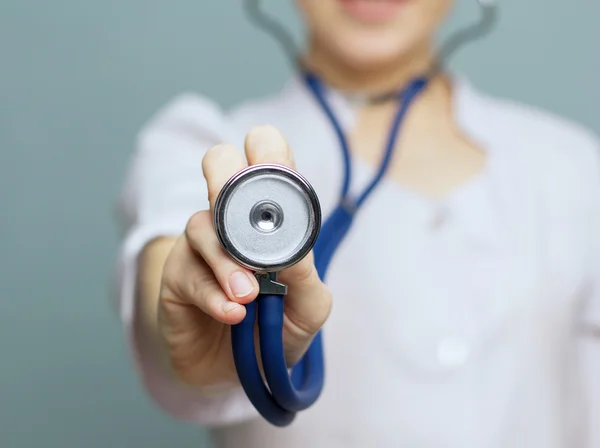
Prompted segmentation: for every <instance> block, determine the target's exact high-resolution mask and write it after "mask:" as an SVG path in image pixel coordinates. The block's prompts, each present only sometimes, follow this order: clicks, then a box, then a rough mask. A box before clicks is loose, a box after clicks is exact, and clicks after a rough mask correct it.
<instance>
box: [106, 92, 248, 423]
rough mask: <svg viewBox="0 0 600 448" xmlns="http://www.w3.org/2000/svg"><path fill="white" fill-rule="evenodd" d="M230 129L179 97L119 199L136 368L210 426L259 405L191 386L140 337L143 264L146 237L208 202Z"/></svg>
mask: <svg viewBox="0 0 600 448" xmlns="http://www.w3.org/2000/svg"><path fill="white" fill-rule="evenodd" d="M232 135H233V133H232V132H231V130H230V129H229V128H228V125H227V119H226V117H225V115H224V114H223V113H222V112H221V110H220V109H219V108H218V107H217V106H216V105H215V104H213V103H211V102H209V101H207V100H205V99H202V98H200V97H197V96H194V95H184V96H181V97H179V98H177V99H176V100H174V101H173V102H172V103H170V104H169V105H167V106H166V107H165V108H164V109H163V110H161V111H159V113H158V114H156V116H155V117H154V118H153V119H152V120H151V121H150V122H149V123H148V124H147V126H146V127H145V128H144V129H143V130H142V132H141V133H140V135H139V137H138V143H137V147H136V148H135V151H134V152H133V154H132V157H131V161H130V165H129V167H128V170H127V172H126V176H125V182H124V186H123V189H122V193H121V196H120V200H119V212H120V217H121V218H122V223H123V227H124V228H123V233H124V236H123V239H122V241H121V246H120V252H119V258H118V263H117V274H116V279H117V281H116V294H115V295H116V297H117V306H118V309H119V314H120V318H121V320H122V323H123V326H124V329H125V332H126V336H127V340H128V343H129V347H130V349H131V355H132V358H133V359H134V363H135V367H136V368H137V372H138V373H139V376H140V379H141V381H142V383H143V385H144V386H145V388H146V390H147V392H148V394H149V396H150V397H151V398H153V399H154V401H155V402H156V403H157V404H158V405H159V406H160V407H161V408H162V409H163V410H165V411H166V412H167V413H168V414H170V415H172V416H174V417H176V418H178V419H181V420H185V421H192V422H195V423H198V424H203V425H207V426H215V425H225V424H230V423H234V422H237V421H242V420H246V419H248V418H250V417H252V416H254V415H255V411H254V409H253V408H252V406H251V405H250V403H249V402H248V400H247V398H246V397H245V395H244V394H243V393H242V391H241V389H240V390H235V391H233V392H227V393H226V394H222V393H221V394H218V395H215V394H213V395H211V396H208V395H206V394H200V393H199V392H198V391H196V390H191V389H188V388H185V387H184V386H183V385H181V384H180V383H178V382H176V381H175V380H173V378H172V376H171V375H170V374H169V372H167V371H166V369H164V368H161V367H160V365H159V363H157V362H156V361H155V357H154V356H152V354H151V353H148V348H147V347H145V344H144V343H143V342H144V341H140V340H138V339H137V338H136V334H137V333H136V331H135V330H136V329H135V328H134V325H135V321H134V316H135V306H136V301H135V297H136V278H137V262H138V256H139V254H140V252H141V250H142V249H143V248H144V247H145V245H146V244H147V243H148V242H150V241H151V240H152V239H154V238H156V237H159V236H176V235H180V234H181V233H182V231H183V230H184V228H185V225H186V223H187V221H188V219H189V218H190V217H191V216H192V215H193V214H194V213H195V212H197V211H199V210H205V209H207V208H208V200H207V188H206V184H205V180H204V177H203V174H202V157H203V155H204V153H205V151H206V150H207V149H208V148H209V147H211V146H213V145H214V144H217V143H220V142H228V143H236V142H234V141H232V140H231V137H232Z"/></svg>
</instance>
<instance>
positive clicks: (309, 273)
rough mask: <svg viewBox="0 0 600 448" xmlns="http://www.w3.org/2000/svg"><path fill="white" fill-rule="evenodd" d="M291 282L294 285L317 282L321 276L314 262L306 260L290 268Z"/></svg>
mask: <svg viewBox="0 0 600 448" xmlns="http://www.w3.org/2000/svg"><path fill="white" fill-rule="evenodd" d="M287 274H288V275H287V276H288V277H289V280H288V281H290V282H293V283H309V282H313V281H317V280H318V278H319V275H318V274H317V270H316V268H315V265H314V264H313V263H312V260H311V259H309V258H305V259H304V260H302V261H300V262H299V263H297V264H296V265H294V266H292V267H290V268H289V270H288V273H287Z"/></svg>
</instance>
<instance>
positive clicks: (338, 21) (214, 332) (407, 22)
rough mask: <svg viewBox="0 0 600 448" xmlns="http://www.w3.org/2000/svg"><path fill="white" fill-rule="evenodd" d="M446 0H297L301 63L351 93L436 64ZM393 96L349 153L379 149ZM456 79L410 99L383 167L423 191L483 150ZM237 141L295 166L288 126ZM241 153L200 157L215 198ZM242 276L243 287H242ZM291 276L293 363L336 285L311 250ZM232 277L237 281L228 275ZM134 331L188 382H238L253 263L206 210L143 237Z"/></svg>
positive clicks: (253, 152) (444, 186)
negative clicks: (235, 336) (456, 93)
mask: <svg viewBox="0 0 600 448" xmlns="http://www.w3.org/2000/svg"><path fill="white" fill-rule="evenodd" d="M451 3H452V2H451V1H450V0H409V1H408V2H407V3H406V4H404V5H403V7H402V11H401V13H400V14H397V15H396V16H395V17H391V18H390V19H389V20H386V21H384V22H382V23H377V24H373V23H364V22H361V21H360V20H356V19H354V18H352V17H350V16H349V15H348V14H347V13H345V11H344V10H343V8H341V7H340V4H339V2H338V0H297V4H298V7H299V10H300V12H301V14H302V16H303V17H304V19H305V22H306V27H307V32H308V36H309V47H308V51H307V53H306V54H305V55H304V57H303V61H304V63H305V64H306V66H308V67H310V68H311V69H312V70H313V71H315V72H316V73H318V74H319V75H320V76H321V77H322V79H323V80H324V81H325V82H326V83H328V84H329V85H330V86H332V87H334V88H337V89H339V90H342V91H347V92H360V93H378V92H387V91H389V90H390V89H397V88H399V87H400V86H402V85H404V84H405V83H406V82H407V81H408V80H409V79H410V78H411V77H412V76H414V75H416V74H419V73H422V72H423V71H424V70H425V69H426V68H427V67H429V65H430V64H431V63H432V59H433V57H432V55H433V54H434V51H433V47H432V43H431V41H432V36H433V35H434V32H435V29H436V28H437V26H438V25H439V23H440V22H441V21H442V20H443V18H444V17H445V15H446V13H447V12H448V10H449V9H450V6H451ZM395 109H396V104H394V103H388V104H379V105H376V106H367V107H364V108H362V109H361V110H360V111H359V115H358V120H357V124H356V126H355V128H354V129H353V130H352V131H351V134H350V135H349V139H350V144H351V150H352V152H353V155H354V156H355V157H358V158H362V159H363V160H364V161H366V162H367V163H369V164H372V165H373V166H375V165H376V164H378V162H379V160H380V155H381V151H382V149H383V143H384V140H385V138H386V136H387V131H388V126H389V121H390V119H391V116H392V114H393V113H394V111H395ZM451 111H452V86H451V83H450V82H449V80H448V79H446V78H445V77H443V76H440V77H438V78H436V79H435V80H434V81H433V82H432V83H431V85H430V86H429V87H428V89H427V91H426V92H424V93H423V95H422V96H421V97H420V98H419V99H418V100H417V102H416V103H415V105H414V106H413V107H412V108H411V110H410V112H409V114H408V116H407V118H406V122H405V125H404V127H403V132H402V135H401V138H400V139H399V142H398V148H397V151H396V156H395V157H394V159H393V162H392V165H391V168H390V171H389V174H388V176H389V177H390V178H391V179H393V180H394V181H396V182H398V183H400V184H402V185H403V186H405V187H406V188H410V189H412V190H414V191H416V192H418V193H419V194H422V195H426V196H430V197H432V198H437V197H441V196H444V195H446V194H448V193H449V192H450V191H451V190H453V189H454V188H456V187H457V186H459V185H460V184H462V183H464V182H465V181H467V180H468V179H470V178H471V177H473V176H475V175H477V174H478V173H479V172H480V171H481V170H482V169H483V166H484V164H485V157H484V155H483V152H482V151H481V150H480V149H479V148H478V147H477V146H476V145H474V144H473V143H472V142H470V141H469V140H468V139H467V138H466V137H465V136H464V135H462V134H461V132H460V131H459V129H458V127H457V126H456V124H455V122H454V119H453V117H452V113H451ZM244 151H245V153H246V157H247V160H248V161H249V164H251V165H253V164H257V163H265V162H271V163H280V164H283V165H286V166H289V167H292V168H293V167H294V161H293V154H292V151H291V149H290V148H289V147H288V145H287V143H286V141H285V137H284V136H283V135H282V134H281V133H280V132H279V131H278V130H277V129H275V128H273V127H270V126H263V127H259V128H255V129H251V130H249V132H248V134H247V139H246V142H245V148H244ZM245 166H246V162H245V160H244V158H243V156H242V152H241V150H240V149H238V148H234V147H232V146H228V145H219V146H216V147H213V148H211V149H210V150H209V151H208V152H207V154H206V156H205V157H204V161H203V165H202V169H203V174H204V177H205V178H206V181H207V185H208V191H209V199H210V203H211V207H212V205H213V204H214V201H215V199H216V197H217V195H218V193H219V191H220V189H221V187H222V186H223V184H224V183H225V182H226V181H227V180H228V179H229V178H230V177H231V176H232V175H233V174H235V173H236V172H237V171H239V170H240V169H243V168H244V167H245ZM239 279H246V280H247V282H248V285H247V288H240V286H242V285H240V282H239ZM280 279H281V280H282V281H283V282H284V283H286V284H287V285H288V288H289V295H288V296H287V298H286V305H285V306H286V308H285V328H284V335H283V338H284V345H285V350H286V359H287V361H288V363H289V364H290V365H291V364H293V363H294V362H295V361H297V360H298V359H300V358H301V356H302V355H303V354H304V352H305V350H306V349H307V347H308V346H309V344H310V342H311V340H312V338H313V337H314V335H315V334H316V332H317V331H318V330H319V329H320V328H321V327H322V326H323V324H324V323H325V322H326V320H327V318H328V316H329V314H330V311H331V307H332V296H331V293H330V292H329V290H328V289H327V287H326V286H325V285H324V284H323V283H322V282H321V281H320V280H319V278H318V275H317V273H316V270H315V267H314V264H313V258H312V254H311V255H309V256H307V257H306V258H305V259H304V260H303V261H301V262H300V263H298V264H297V265H295V266H293V267H291V268H289V269H287V270H285V271H283V272H281V274H280ZM236 285H237V286H238V288H237V289H241V290H240V291H237V292H238V293H237V294H236V288H235V286H236ZM138 291H139V293H138V297H137V299H138V303H137V305H138V306H137V311H136V325H135V331H136V338H137V342H138V345H139V346H140V347H141V350H143V351H145V352H147V354H150V355H152V356H156V357H157V359H159V360H161V361H162V362H164V363H165V365H166V366H168V367H169V368H170V369H171V371H172V372H173V375H174V376H175V377H176V378H178V379H179V380H180V381H182V382H183V383H185V384H186V385H190V386H193V387H195V388H196V389H198V390H199V391H204V392H205V393H207V394H210V393H221V392H222V391H224V390H228V389H229V388H231V387H234V386H236V385H237V375H236V373H235V368H234V364H233V358H232V353H231V343H230V325H232V324H235V323H238V322H240V321H241V320H242V319H243V317H244V315H245V309H244V307H243V305H244V304H247V303H249V302H251V301H252V300H254V299H255V298H256V296H257V295H258V284H257V282H256V280H255V278H254V276H253V275H252V273H251V272H249V271H247V270H246V269H244V268H241V267H240V266H238V265H237V264H236V263H235V262H233V261H232V260H231V259H230V258H229V257H228V256H227V255H226V254H225V253H224V252H223V250H222V249H221V247H220V245H219V243H218V241H217V238H216V235H215V233H214V229H213V226H212V221H211V211H210V210H207V211H200V212H198V213H197V214H195V215H194V216H192V217H190V220H189V222H188V225H187V228H186V231H185V233H184V234H183V235H181V236H179V237H178V238H159V239H157V240H154V241H152V242H151V243H149V244H148V245H147V246H146V248H145V249H144V251H143V253H142V255H141V258H140V275H139V282H138Z"/></svg>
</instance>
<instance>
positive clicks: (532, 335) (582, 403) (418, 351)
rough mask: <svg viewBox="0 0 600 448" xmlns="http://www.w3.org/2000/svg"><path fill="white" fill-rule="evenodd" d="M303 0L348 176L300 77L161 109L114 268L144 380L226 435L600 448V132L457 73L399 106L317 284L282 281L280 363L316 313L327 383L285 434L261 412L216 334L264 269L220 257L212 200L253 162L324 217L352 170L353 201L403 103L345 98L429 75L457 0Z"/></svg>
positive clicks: (314, 66)
mask: <svg viewBox="0 0 600 448" xmlns="http://www.w3.org/2000/svg"><path fill="white" fill-rule="evenodd" d="M297 3H298V6H299V9H300V11H301V13H302V15H303V17H304V19H305V22H306V28H307V32H308V38H309V46H308V50H307V52H306V53H305V54H304V55H303V57H302V62H303V65H304V66H305V67H306V69H307V70H309V71H310V72H311V73H313V74H315V75H316V76H317V77H318V78H319V79H320V80H321V82H322V84H323V86H324V91H325V97H326V101H327V104H329V106H330V107H331V109H332V111H333V112H334V114H335V116H336V117H337V120H338V121H339V123H340V126H341V128H342V130H343V133H344V135H345V136H346V138H347V140H348V143H349V145H348V146H349V148H350V156H351V162H352V164H351V166H352V171H351V177H350V178H347V177H346V176H345V175H344V163H343V155H342V152H341V150H340V145H339V140H338V137H337V136H336V133H335V131H334V129H333V128H332V126H331V124H330V122H329V121H328V119H327V116H326V115H325V113H324V111H323V109H322V108H321V107H320V106H319V104H318V102H317V101H316V99H315V97H314V95H312V93H311V92H310V90H309V89H308V88H307V87H306V85H305V84H304V82H303V79H302V77H301V76H296V77H293V78H292V79H291V80H290V81H289V82H288V83H287V85H286V86H285V87H284V88H283V90H282V91H280V92H278V93H276V94H274V95H273V96H270V97H268V98H262V99H259V100H251V101H247V102H245V103H243V104H242V105H240V106H239V107H237V108H235V109H233V110H232V111H229V112H225V111H223V110H221V109H220V108H219V107H218V106H217V105H216V104H215V103H214V102H212V101H211V100H209V99H207V98H206V97H203V96H200V95H196V94H187V95H183V96H181V97H179V98H176V99H174V100H173V102H172V103H171V104H168V105H167V106H166V107H165V108H164V109H163V110H161V111H159V112H158V113H157V115H156V116H155V117H154V118H153V119H152V120H151V121H150V122H149V123H148V125H147V126H146V127H145V129H143V130H142V132H141V134H140V136H139V142H138V147H137V149H136V151H135V153H134V154H133V157H132V162H131V166H130V169H129V171H128V175H127V179H126V182H125V186H124V189H123V194H122V198H121V208H122V211H123V216H124V219H125V224H126V234H125V237H124V239H123V242H122V248H121V253H120V260H119V273H120V277H119V281H120V283H119V284H120V295H119V297H120V311H121V318H122V320H123V323H124V325H125V327H126V329H127V331H128V335H129V340H130V344H131V348H132V353H133V356H134V358H135V362H136V365H137V367H138V371H139V373H140V377H141V379H142V381H143V383H144V385H145V387H146V388H147V390H148V392H149V394H150V395H151V396H152V397H153V398H154V400H155V401H156V403H157V404H158V405H159V406H160V407H161V408H162V409H164V410H165V411H166V412H168V413H170V414H171V415H173V416H175V417H177V418H180V419H182V420H186V421H190V422H193V423H196V424H198V425H203V426H207V427H209V428H211V433H212V435H213V437H214V441H215V444H216V446H217V447H223V448H225V447H227V448H230V447H243V448H275V447H282V448H283V447H285V448H300V447H302V448H306V447H311V448H321V447H323V448H341V447H344V448H347V447H361V448H366V447H384V448H387V447H410V448H413V447H414V448H416V447H436V448H507V447H511V448H533V447H535V448H578V447H589V448H591V447H598V446H600V439H598V438H595V437H597V435H595V434H594V431H595V430H596V428H594V425H595V426H598V422H599V421H600V420H598V418H600V414H598V413H597V410H596V408H597V407H598V406H599V405H600V387H598V384H597V383H598V382H599V379H600V364H599V363H598V358H600V345H596V346H594V342H595V341H594V335H595V334H597V329H598V328H600V146H599V144H598V140H597V139H596V138H595V137H594V136H593V135H592V134H590V133H589V132H588V131H586V130H585V129H583V128H581V127H580V126H578V125H576V124H573V123H570V122H568V121H566V120H564V119H561V118H559V117H556V116H552V115H550V114H548V113H545V112H542V111H540V110H537V109H535V108H532V107H528V106H524V105H521V104H518V103H515V102H512V101H506V100H503V99H499V98H493V97H491V96H488V95H486V94H485V93H483V92H481V91H479V90H478V89H477V88H476V87H475V86H473V85H472V84H471V83H469V81H468V80H467V79H465V78H464V77H462V76H458V75H455V74H449V73H442V74H441V75H439V76H437V77H435V78H433V79H432V80H431V81H430V82H429V84H428V85H427V87H426V89H425V90H424V91H423V92H421V93H420V95H419V96H418V98H416V100H415V101H414V103H413V104H412V106H411V107H410V109H409V111H408V114H407V116H406V119H405V121H404V123H403V126H402V128H401V132H400V135H399V137H398V139H397V141H396V142H395V145H394V155H393V157H392V159H391V162H390V165H389V168H388V170H387V172H386V176H385V178H384V179H383V181H382V182H381V183H380V184H379V185H378V186H377V188H376V190H374V192H373V193H372V195H371V196H370V197H369V199H368V201H366V202H365V204H364V205H363V206H362V207H361V209H360V211H359V212H358V213H357V215H356V217H355V222H354V225H353V227H352V229H351V231H350V233H349V235H348V236H347V237H346V239H345V240H344V241H343V243H342V245H341V247H340V249H339V251H338V252H337V253H336V255H335V258H334V259H333V262H332V264H331V266H330V269H329V272H328V275H327V280H326V284H324V283H322V282H321V281H320V280H319V277H318V275H317V273H316V270H315V267H314V263H313V258H312V256H308V257H307V258H306V259H304V260H303V261H302V262H300V263H299V264H297V265H296V266H294V267H292V268H289V269H288V270H286V271H284V272H282V273H281V275H280V279H281V280H282V281H283V282H284V283H286V284H287V285H288V287H289V295H288V296H287V298H286V310H285V329H284V343H285V347H286V357H287V361H288V362H289V364H290V365H292V364H294V363H295V362H296V361H297V360H298V359H300V357H301V356H302V354H303V353H304V351H305V350H306V348H307V347H308V345H309V344H310V342H311V340H312V338H313V337H314V336H315V334H316V333H317V332H318V330H320V329H321V328H322V327H323V328H324V330H323V338H324V344H325V354H326V369H327V376H326V384H325V389H324V391H323V394H322V396H321V398H320V399H319V400H318V401H317V403H316V404H315V405H314V406H313V407H311V408H310V409H308V410H306V411H304V412H302V413H301V414H299V415H298V417H297V419H296V420H295V422H294V423H293V424H292V425H291V426H289V427H288V428H286V429H279V428H275V427H273V426H271V425H269V424H268V423H266V422H265V421H264V420H262V419H261V418H259V417H258V414H257V412H256V411H255V409H254V408H253V407H252V405H251V404H250V403H249V401H248V399H247V398H246V396H245V394H244V393H243V391H242V389H241V387H240V385H239V382H238V381H237V376H236V373H235V368H234V365H233V360H232V353H231V342H230V325H232V324H236V323H238V322H240V321H241V320H242V319H243V317H244V315H245V308H244V304H247V303H249V302H250V301H252V300H254V299H255V298H256V296H257V294H258V285H257V282H256V280H255V278H254V276H253V275H252V273H251V272H249V271H247V270H245V269H244V268H241V267H240V266H239V265H237V264H236V263H235V262H233V261H232V260H231V259H230V258H228V257H227V256H226V255H225V253H224V252H223V250H222V249H221V247H220V245H219V243H218V241H217V238H216V236H215V233H214V229H213V226H212V221H211V212H210V208H211V207H212V206H213V205H214V200H215V199H216V197H217V194H218V192H219V190H220V188H221V187H222V186H223V184H224V183H225V182H226V181H227V180H228V179H229V178H230V177H231V176H232V175H233V174H235V173H236V172H237V171H239V170H241V169H243V168H244V167H246V166H247V164H250V165H252V164H257V163H263V162H274V163H279V164H283V165H287V166H290V167H294V168H295V169H297V170H298V171H299V172H300V173H302V174H303V175H304V176H305V177H307V179H308V180H309V181H310V182H311V183H312V184H313V186H314V187H315V189H316V191H317V193H318V194H319V198H320V200H321V204H322V207H323V214H324V216H325V217H327V216H328V214H329V213H330V212H331V210H333V209H334V208H335V207H336V205H337V204H338V202H339V200H340V190H341V187H342V184H343V183H344V181H348V182H349V192H350V196H354V197H355V196H357V195H359V194H360V193H361V192H362V191H363V190H364V189H365V187H366V186H367V185H368V184H369V182H370V181H371V180H372V179H373V176H374V175H375V174H376V172H377V170H378V168H379V166H380V160H381V159H382V157H383V153H384V148H385V144H386V140H387V137H388V133H389V129H390V123H391V121H392V119H393V117H394V115H395V113H396V110H397V108H398V107H399V101H398V100H396V99H394V98H393V97H389V98H388V99H387V100H384V101H361V102H357V101H354V100H353V98H355V97H356V96H357V95H360V96H362V97H363V98H365V97H366V98H374V97H377V96H380V95H382V94H386V93H389V92H392V91H397V90H400V89H401V88H402V87H403V86H405V85H406V84H407V83H408V82H409V81H410V80H411V79H413V78H414V77H415V76H420V75H422V74H423V73H426V72H427V71H428V70H429V69H430V67H431V66H432V65H433V64H434V61H435V52H434V47H433V45H432V42H433V36H434V33H435V31H436V28H437V27H438V26H439V24H440V23H441V22H442V20H443V19H444V17H445V16H446V13H447V12H448V10H449V9H450V7H451V4H452V2H451V0H297ZM594 358H595V359H594ZM594 369H596V370H594Z"/></svg>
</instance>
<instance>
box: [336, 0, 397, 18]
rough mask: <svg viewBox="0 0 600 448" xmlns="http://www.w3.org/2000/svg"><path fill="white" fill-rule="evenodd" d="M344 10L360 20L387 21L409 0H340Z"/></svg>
mask: <svg viewBox="0 0 600 448" xmlns="http://www.w3.org/2000/svg"><path fill="white" fill-rule="evenodd" d="M338 1H339V2H340V4H341V5H342V8H343V9H344V11H345V12H346V13H347V14H348V15H349V16H351V17H352V18H353V19H355V20H357V21H360V22H367V23H369V22H371V23H377V22H385V21H388V20H390V19H392V18H393V17H394V16H395V15H396V14H397V13H398V11H399V10H400V9H401V8H402V5H404V4H405V3H406V2H407V0H338Z"/></svg>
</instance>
